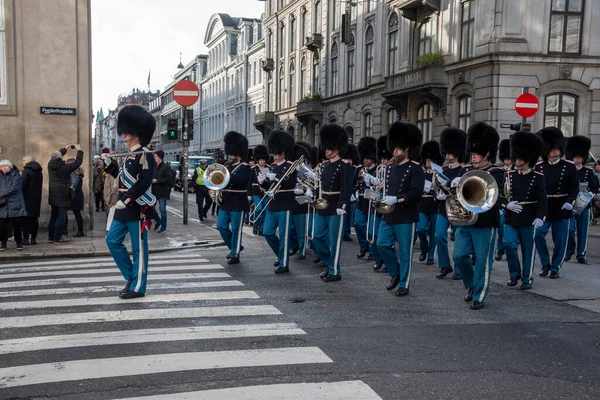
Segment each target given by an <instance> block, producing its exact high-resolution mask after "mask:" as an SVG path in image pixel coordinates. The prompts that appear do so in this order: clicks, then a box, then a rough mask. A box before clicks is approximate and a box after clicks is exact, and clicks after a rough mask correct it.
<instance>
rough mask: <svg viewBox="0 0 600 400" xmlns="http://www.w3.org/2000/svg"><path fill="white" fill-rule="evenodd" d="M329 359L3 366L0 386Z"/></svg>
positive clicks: (182, 356)
mask: <svg viewBox="0 0 600 400" xmlns="http://www.w3.org/2000/svg"><path fill="white" fill-rule="evenodd" d="M332 362H333V360H332V359H331V358H329V357H327V355H326V354H325V353H323V351H321V350H320V349H319V348H318V347H287V348H275V349H253V350H232V351H206V352H195V353H171V354H152V355H146V356H129V357H118V358H100V359H91V360H76V361H66V362H53V363H48V364H34V365H22V366H17V367H9V368H2V369H0V387H4V388H6V387H17V386H24V385H36V384H40V383H52V382H66V381H78V380H84V379H99V378H111V377H119V376H135V375H145V374H158V373H165V372H177V371H194V370H208V369H221V368H240V367H260V366H272V365H296V364H319V363H332Z"/></svg>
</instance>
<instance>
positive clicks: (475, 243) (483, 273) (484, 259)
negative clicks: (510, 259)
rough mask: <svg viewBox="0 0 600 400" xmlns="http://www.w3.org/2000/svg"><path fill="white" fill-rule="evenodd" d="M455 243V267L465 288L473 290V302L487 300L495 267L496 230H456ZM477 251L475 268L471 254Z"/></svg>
mask: <svg viewBox="0 0 600 400" xmlns="http://www.w3.org/2000/svg"><path fill="white" fill-rule="evenodd" d="M455 237H456V240H455V241H454V254H453V258H454V265H455V266H456V268H457V269H458V271H459V273H460V276H461V277H462V279H463V283H464V285H465V288H467V289H469V288H473V301H481V302H483V301H484V300H485V297H486V296H487V293H488V288H489V285H490V277H491V275H492V266H493V265H494V244H495V242H496V228H473V227H470V226H459V227H457V228H456V233H455ZM473 250H475V256H476V257H477V263H476V264H475V267H473V262H472V261H471V254H473Z"/></svg>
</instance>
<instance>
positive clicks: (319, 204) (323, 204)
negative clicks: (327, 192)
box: [313, 164, 329, 210]
mask: <svg viewBox="0 0 600 400" xmlns="http://www.w3.org/2000/svg"><path fill="white" fill-rule="evenodd" d="M321 168H322V167H321V165H320V164H319V165H318V166H317V168H316V171H315V173H316V174H317V182H318V185H319V186H318V187H319V198H318V199H316V200H315V204H314V205H313V206H314V207H315V208H316V209H317V210H324V209H326V208H327V207H329V202H328V201H327V200H325V199H324V198H323V188H322V187H321V186H322V185H321Z"/></svg>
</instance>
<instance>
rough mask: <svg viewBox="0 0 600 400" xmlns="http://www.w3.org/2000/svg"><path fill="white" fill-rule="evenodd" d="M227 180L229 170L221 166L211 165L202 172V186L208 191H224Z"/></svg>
mask: <svg viewBox="0 0 600 400" xmlns="http://www.w3.org/2000/svg"><path fill="white" fill-rule="evenodd" d="M229 179H230V175H229V170H228V169H227V167H226V166H224V165H223V164H211V165H209V166H208V167H207V168H206V170H204V184H205V185H206V187H207V188H208V189H209V190H223V189H225V187H226V186H227V185H228V184H229Z"/></svg>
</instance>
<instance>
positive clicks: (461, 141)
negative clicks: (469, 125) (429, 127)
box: [440, 128, 467, 161]
mask: <svg viewBox="0 0 600 400" xmlns="http://www.w3.org/2000/svg"><path fill="white" fill-rule="evenodd" d="M466 148H467V132H465V131H463V130H462V129H458V128H446V129H444V130H443V131H442V133H441V135H440V149H441V152H442V155H443V156H444V157H445V156H446V154H452V155H453V156H454V157H456V159H457V160H459V161H461V160H462V159H463V157H464V156H465V153H466Z"/></svg>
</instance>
